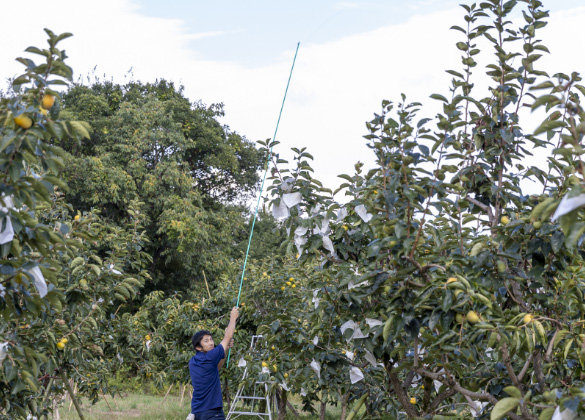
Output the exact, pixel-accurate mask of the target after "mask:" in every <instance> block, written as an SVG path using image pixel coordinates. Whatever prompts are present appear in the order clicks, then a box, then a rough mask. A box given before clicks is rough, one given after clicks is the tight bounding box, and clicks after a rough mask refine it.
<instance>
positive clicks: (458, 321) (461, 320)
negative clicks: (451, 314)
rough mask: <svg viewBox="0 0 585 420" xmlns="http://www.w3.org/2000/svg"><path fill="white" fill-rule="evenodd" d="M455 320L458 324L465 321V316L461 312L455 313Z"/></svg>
mask: <svg viewBox="0 0 585 420" xmlns="http://www.w3.org/2000/svg"><path fill="white" fill-rule="evenodd" d="M455 320H456V321H457V323H458V324H462V323H463V322H464V321H465V316H463V314H457V315H455Z"/></svg>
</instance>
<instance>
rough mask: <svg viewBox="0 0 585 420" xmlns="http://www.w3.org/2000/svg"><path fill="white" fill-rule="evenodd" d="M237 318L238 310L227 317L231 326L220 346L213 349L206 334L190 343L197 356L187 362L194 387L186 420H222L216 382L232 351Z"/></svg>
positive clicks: (234, 310)
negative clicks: (189, 413)
mask: <svg viewBox="0 0 585 420" xmlns="http://www.w3.org/2000/svg"><path fill="white" fill-rule="evenodd" d="M239 315H240V313H239V310H238V308H237V307H234V308H233V309H232V311H231V314H230V322H229V324H228V326H227V328H226V330H225V335H224V336H223V340H221V343H219V344H218V345H217V347H215V345H214V342H213V337H212V336H211V333H210V332H209V331H198V332H197V333H195V335H194V336H193V338H192V339H191V340H192V342H193V347H194V349H195V351H196V352H197V353H196V354H195V356H193V357H192V358H191V360H190V361H189V373H190V374H191V383H192V384H193V399H192V400H191V415H190V416H189V417H187V419H189V418H191V419H194V420H212V419H213V420H220V419H225V416H224V413H223V399H222V396H221V385H220V382H219V369H221V368H222V366H223V364H224V362H225V357H226V352H225V349H228V348H229V347H231V343H232V338H233V336H234V331H235V329H236V320H237V319H238V316H239Z"/></svg>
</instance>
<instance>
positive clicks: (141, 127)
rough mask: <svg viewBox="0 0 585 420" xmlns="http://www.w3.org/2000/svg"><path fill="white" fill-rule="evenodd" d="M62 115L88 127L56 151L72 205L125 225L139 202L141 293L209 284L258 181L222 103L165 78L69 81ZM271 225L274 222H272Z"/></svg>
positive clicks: (221, 267)
mask: <svg viewBox="0 0 585 420" xmlns="http://www.w3.org/2000/svg"><path fill="white" fill-rule="evenodd" d="M62 106H63V117H64V118H68V119H82V120H84V121H87V122H88V123H89V124H90V125H91V127H92V128H93V134H92V136H91V138H90V139H89V140H88V141H85V142H83V143H82V144H81V145H78V144H77V143H75V142H71V141H67V140H66V141H64V142H62V143H60V145H61V146H62V147H63V148H64V149H65V150H66V151H67V152H68V153H69V154H70V155H68V156H67V159H66V165H65V173H64V176H65V179H66V180H67V182H68V185H69V187H70V192H69V194H68V199H69V201H70V202H71V203H72V204H73V205H74V206H75V207H76V208H80V209H83V210H89V209H91V208H98V209H100V210H101V212H102V214H103V216H104V217H106V218H107V219H108V221H109V222H111V223H113V224H116V225H120V224H122V223H123V218H124V216H125V213H126V210H127V208H128V206H129V203H130V202H132V200H139V201H141V202H143V203H144V206H143V211H144V212H145V213H146V226H145V227H146V232H147V235H148V238H149V239H150V241H149V243H148V245H147V246H146V249H145V250H146V252H147V253H148V254H150V255H151V256H152V265H151V267H149V269H150V272H151V277H152V282H150V283H148V284H147V286H146V290H158V289H163V290H166V291H169V292H173V291H177V290H182V291H186V290H189V289H192V288H193V287H196V288H199V289H201V288H202V286H203V275H202V273H203V272H205V273H206V275H207V278H208V280H209V281H211V282H213V283H215V280H216V279H217V278H218V276H219V275H220V274H221V273H222V272H224V271H225V270H226V268H227V266H228V265H229V264H230V262H231V261H232V260H233V258H234V257H239V256H240V252H238V251H239V249H238V247H237V245H238V244H239V243H240V242H242V241H243V240H244V235H245V228H246V226H245V223H246V221H245V217H244V216H245V214H246V209H245V207H244V204H245V202H246V200H247V199H248V198H250V194H251V192H252V191H253V190H254V188H255V185H256V181H257V180H258V176H257V170H258V169H259V165H260V164H261V162H260V160H261V154H260V153H259V152H258V150H257V149H256V147H255V146H254V144H253V143H252V142H250V141H248V140H247V139H246V138H244V137H242V136H240V135H239V134H237V133H234V132H232V131H230V130H229V128H228V127H225V126H222V125H221V124H220V123H219V122H218V117H221V116H223V109H222V106H221V105H212V106H210V107H205V106H204V105H202V104H200V103H193V104H191V103H190V102H189V100H188V99H187V98H185V97H184V95H183V92H182V89H177V88H176V87H175V86H174V85H173V84H172V83H168V82H166V81H164V80H161V81H158V82H156V83H146V84H143V83H140V82H131V83H128V84H126V85H117V84H113V83H111V82H107V81H103V82H96V83H94V84H93V85H91V86H83V85H76V86H73V87H72V88H70V89H69V90H68V91H67V93H66V94H65V95H64V96H63V101H62ZM273 226H274V224H273Z"/></svg>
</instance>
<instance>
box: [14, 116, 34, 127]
mask: <svg viewBox="0 0 585 420" xmlns="http://www.w3.org/2000/svg"><path fill="white" fill-rule="evenodd" d="M14 123H15V124H16V125H17V126H19V127H21V128H24V129H25V130H26V129H28V128H30V127H31V126H32V120H31V119H30V117H27V116H26V115H24V114H21V115H19V116H18V117H16V118H15V119H14Z"/></svg>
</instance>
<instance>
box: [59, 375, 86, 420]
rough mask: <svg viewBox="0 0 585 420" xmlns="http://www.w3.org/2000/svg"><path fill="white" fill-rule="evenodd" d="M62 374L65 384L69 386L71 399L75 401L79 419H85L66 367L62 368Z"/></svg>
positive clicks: (68, 390) (66, 386)
mask: <svg viewBox="0 0 585 420" xmlns="http://www.w3.org/2000/svg"><path fill="white" fill-rule="evenodd" d="M61 376H62V378H63V385H65V388H67V392H68V393H69V396H70V397H71V401H73V405H74V406H75V410H77V415H78V416H79V420H85V417H84V416H83V412H82V411H81V405H80V404H79V401H77V397H76V396H75V392H74V391H73V389H71V384H70V383H69V376H67V371H66V370H65V369H62V370H61Z"/></svg>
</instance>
